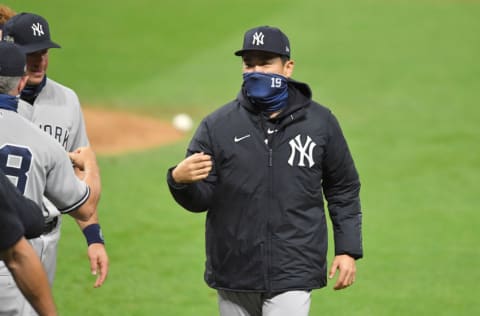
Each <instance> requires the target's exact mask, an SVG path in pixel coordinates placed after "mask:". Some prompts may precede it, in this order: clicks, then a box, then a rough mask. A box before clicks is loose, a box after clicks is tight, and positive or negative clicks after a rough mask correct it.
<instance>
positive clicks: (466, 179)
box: [3, 0, 480, 316]
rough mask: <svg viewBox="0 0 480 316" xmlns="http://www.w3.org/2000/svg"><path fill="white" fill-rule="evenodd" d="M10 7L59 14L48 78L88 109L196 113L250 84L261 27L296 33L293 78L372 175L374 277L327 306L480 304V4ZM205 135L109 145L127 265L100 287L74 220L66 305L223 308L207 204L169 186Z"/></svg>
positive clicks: (323, 299)
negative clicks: (208, 253)
mask: <svg viewBox="0 0 480 316" xmlns="http://www.w3.org/2000/svg"><path fill="white" fill-rule="evenodd" d="M3 3H4V4H7V5H9V6H11V7H12V8H14V9H15V10H16V11H17V12H21V11H28V12H34V13H38V14H41V15H43V16H44V17H46V18H47V20H48V21H49V22H50V27H51V33H52V39H53V40H54V41H56V42H58V43H59V44H60V45H62V49H56V50H53V49H52V50H51V51H50V66H49V71H48V75H49V77H51V78H53V79H55V80H57V81H59V82H61V83H64V84H65V85H68V86H70V87H72V88H74V89H75V90H76V91H77V93H78V95H79V97H80V99H81V101H82V103H83V104H84V107H86V108H96V107H101V108H102V109H109V110H114V111H119V110H121V111H129V112H132V113H135V114H140V115H145V116H148V117H150V118H155V119H158V120H160V121H165V122H169V121H170V120H171V117H172V116H173V115H174V114H176V113H178V112H186V113H189V114H190V115H191V116H192V117H193V118H194V121H195V124H196V125H197V124H198V123H199V122H200V120H201V118H202V117H203V116H204V115H206V114H207V113H208V112H210V111H211V110H213V109H215V108H217V107H218V106H220V105H222V104H224V103H226V102H228V101H230V100H231V99H232V98H234V96H235V95H236V94H237V91H238V89H239V87H240V84H241V78H242V77H241V64H240V59H239V58H238V57H236V56H234V55H233V51H235V50H236V49H239V48H240V46H241V43H242V39H243V33H244V31H245V30H246V29H248V28H251V27H254V26H258V25H263V24H266V25H272V26H278V27H280V28H281V29H282V30H283V31H285V33H286V34H288V36H289V37H290V42H291V46H292V58H293V59H294V60H295V61H296V68H295V71H294V78H295V79H297V80H299V81H305V82H307V83H309V84H310V85H311V88H312V90H313V96H314V99H315V100H317V101H318V102H320V103H322V104H324V105H326V106H328V107H329V108H330V109H332V110H333V112H334V113H335V114H336V116H337V117H338V119H339V120H340V122H341V124H342V127H343V129H344V133H345V134H346V137H347V140H348V142H349V145H350V147H351V151H352V153H353V156H354V158H355V162H356V165H357V168H358V171H359V173H360V176H361V181H362V192H361V199H362V208H363V212H364V226H363V232H364V236H363V237H364V248H365V258H364V259H362V260H360V261H358V265H357V270H358V272H357V281H356V283H355V285H354V286H353V287H351V288H349V289H347V290H345V291H340V292H335V291H333V290H332V286H333V284H329V285H328V287H327V288H324V289H322V290H318V291H314V292H313V301H312V308H311V315H312V316H316V315H337V316H342V315H365V316H370V315H375V316H376V315H380V316H395V315H399V316H400V315H401V316H404V315H438V316H441V315H445V316H447V315H448V316H450V315H480V300H479V297H480V285H479V282H480V269H479V267H480V230H479V225H480V184H479V183H480V181H479V176H480V61H479V56H480V37H479V34H480V18H479V17H480V1H478V0H391V1H387V0H336V1H322V0H298V1H286V0H277V1H258V0H256V1H254V0H245V1H224V0H205V1H196V0H183V1H170V0H165V1H154V0H137V1H129V2H119V1H112V0H104V1H92V0H84V1H61V0H50V1H34V0H22V1H18V0H15V1H4V2H3ZM190 136H191V135H190V134H186V135H184V136H183V137H180V139H179V140H177V141H175V142H173V143H169V144H167V145H163V146H159V147H156V148H153V149H149V150H143V151H134V152H129V153H126V154H121V155H99V157H98V159H99V163H100V167H101V171H102V184H103V192H102V200H101V202H100V209H99V212H100V214H99V215H100V220H101V223H102V227H103V231H104V234H105V238H106V245H107V250H108V253H109V256H110V260H111V267H110V274H109V278H108V280H107V282H106V283H105V285H104V286H103V287H101V288H99V289H93V283H94V277H93V276H91V275H90V273H89V265H88V262H87V256H86V245H85V241H84V237H83V236H82V234H81V233H80V230H79V229H78V228H77V227H76V224H75V223H74V221H73V220H72V219H71V218H68V217H64V226H63V231H62V239H61V243H60V251H59V260H58V271H57V278H56V280H55V285H54V295H55V299H56V301H57V305H58V308H59V312H60V314H61V315H68V316H72V315H117V316H119V315H126V316H127V315H128V316H130V315H138V316H144V315H176V316H184V315H185V316H186V315H201V316H204V315H205V316H206V315H209V316H210V315H217V306H216V293H215V291H213V290H211V289H209V288H208V287H207V286H206V285H205V283H204V282H203V266H204V261H205V255H204V219H205V214H192V213H188V212H186V211H184V210H182V209H181V208H180V207H179V206H178V205H177V204H176V203H175V202H174V201H173V199H172V198H171V196H170V194H169V192H168V188H167V186H166V183H165V174H166V170H167V168H168V167H170V166H172V165H174V164H176V163H177V162H178V161H180V160H181V159H182V158H183V156H184V154H185V148H186V146H187V144H188V140H189V137H190ZM108 137H111V138H112V140H113V139H115V138H116V135H108ZM331 248H332V247H331ZM331 258H332V255H330V256H329V259H331Z"/></svg>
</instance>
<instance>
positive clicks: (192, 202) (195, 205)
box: [167, 120, 217, 212]
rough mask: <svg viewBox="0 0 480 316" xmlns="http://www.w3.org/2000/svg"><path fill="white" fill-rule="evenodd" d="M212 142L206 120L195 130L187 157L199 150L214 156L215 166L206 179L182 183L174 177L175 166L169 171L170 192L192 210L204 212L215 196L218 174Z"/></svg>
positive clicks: (184, 206)
mask: <svg viewBox="0 0 480 316" xmlns="http://www.w3.org/2000/svg"><path fill="white" fill-rule="evenodd" d="M211 144H212V143H211V140H210V135H209V131H208V126H207V124H206V121H205V120H204V121H203V122H202V123H201V124H200V126H199V127H198V129H197V131H196V132H195V135H194V137H193V138H192V140H191V142H190V145H189V146H188V149H187V154H186V156H185V157H188V156H190V155H193V154H194V153H198V152H203V153H205V154H208V155H210V156H211V157H212V160H213V168H212V171H210V174H209V176H208V177H207V178H206V179H204V180H202V181H197V182H194V183H190V184H180V183H176V182H175V181H174V180H173V177H172V171H173V169H174V168H175V167H171V168H170V169H168V171H167V184H168V187H169V189H170V193H171V194H172V196H173V198H174V199H175V201H177V203H178V204H180V205H181V206H182V207H183V208H185V209H187V210H189V211H191V212H203V211H206V210H208V208H209V206H210V204H211V200H212V198H213V194H214V189H215V183H216V181H217V175H216V168H215V158H214V153H213V150H212V145H211Z"/></svg>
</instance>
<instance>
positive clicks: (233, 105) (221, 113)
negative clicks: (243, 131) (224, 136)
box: [205, 100, 240, 122]
mask: <svg viewBox="0 0 480 316" xmlns="http://www.w3.org/2000/svg"><path fill="white" fill-rule="evenodd" d="M239 110H240V106H239V104H238V102H236V101H235V100H234V101H230V102H228V103H226V104H224V105H222V106H221V107H219V108H218V109H216V110H214V111H213V112H211V113H210V114H209V115H207V116H206V117H205V120H206V121H210V122H215V121H219V120H223V119H226V118H228V117H230V116H232V115H233V116H236V115H238V111H239Z"/></svg>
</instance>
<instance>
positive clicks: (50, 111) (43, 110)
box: [18, 78, 89, 151]
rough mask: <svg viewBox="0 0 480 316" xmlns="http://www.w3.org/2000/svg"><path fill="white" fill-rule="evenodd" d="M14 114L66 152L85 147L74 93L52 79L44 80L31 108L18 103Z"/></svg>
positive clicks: (79, 108)
mask: <svg viewBox="0 0 480 316" xmlns="http://www.w3.org/2000/svg"><path fill="white" fill-rule="evenodd" d="M18 113H20V114H21V115H22V116H23V117H25V118H27V119H28V120H30V121H32V122H33V123H34V124H35V125H37V126H39V127H40V128H41V129H42V130H44V131H45V132H47V133H48V134H50V135H51V136H52V137H53V138H55V139H56V140H57V141H58V142H59V143H60V144H61V145H62V146H63V147H64V148H65V150H67V151H74V150H75V149H77V148H79V147H83V146H88V145H89V142H88V137H87V132H86V128H85V122H84V119H83V114H82V109H81V107H80V101H79V100H78V97H77V95H76V93H75V92H74V91H73V90H72V89H70V88H67V87H65V86H63V85H61V84H59V83H57V82H56V81H54V80H51V79H49V78H47V82H46V84H45V87H43V89H42V91H41V92H40V94H39V95H38V96H37V98H36V99H35V102H34V104H33V105H31V104H29V103H27V102H25V101H23V100H20V102H19V103H18Z"/></svg>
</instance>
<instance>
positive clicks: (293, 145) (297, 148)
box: [288, 134, 317, 168]
mask: <svg viewBox="0 0 480 316" xmlns="http://www.w3.org/2000/svg"><path fill="white" fill-rule="evenodd" d="M288 143H289V144H290V149H291V152H290V158H288V164H289V165H290V166H293V165H294V161H295V157H296V153H297V152H298V154H299V159H298V166H299V167H305V159H307V160H308V167H309V168H312V167H313V165H315V161H313V148H315V146H317V144H315V142H313V141H312V139H311V138H310V136H308V135H307V139H306V141H305V143H304V144H302V139H301V135H300V134H298V135H297V136H295V138H294V139H292V140H290V142H288Z"/></svg>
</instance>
